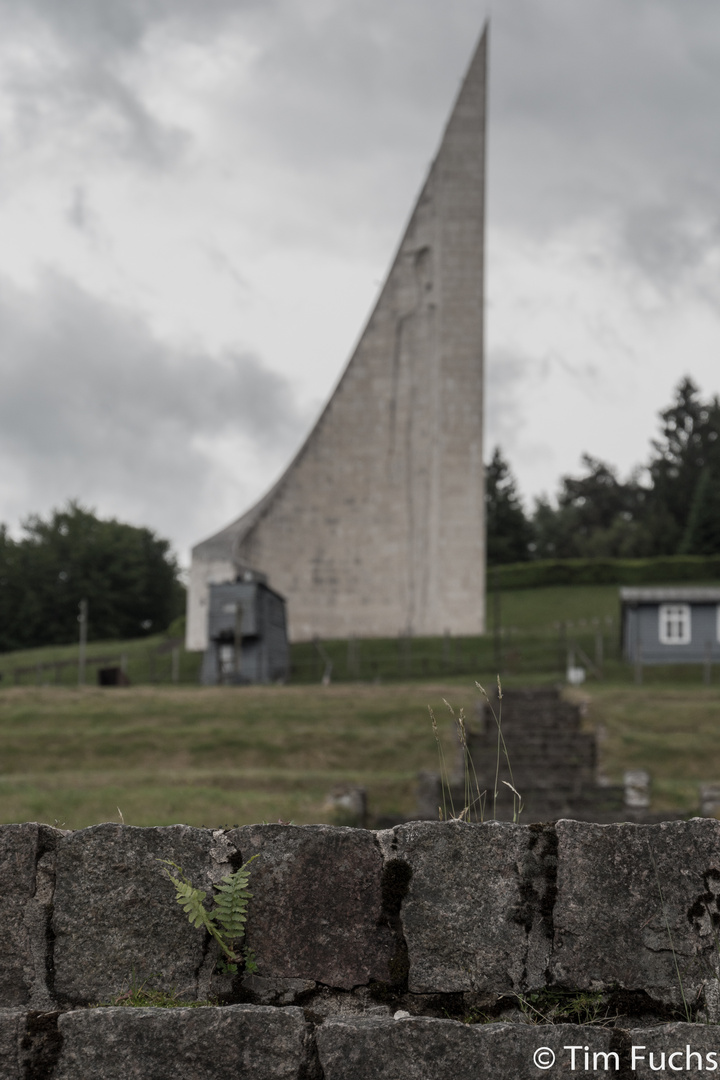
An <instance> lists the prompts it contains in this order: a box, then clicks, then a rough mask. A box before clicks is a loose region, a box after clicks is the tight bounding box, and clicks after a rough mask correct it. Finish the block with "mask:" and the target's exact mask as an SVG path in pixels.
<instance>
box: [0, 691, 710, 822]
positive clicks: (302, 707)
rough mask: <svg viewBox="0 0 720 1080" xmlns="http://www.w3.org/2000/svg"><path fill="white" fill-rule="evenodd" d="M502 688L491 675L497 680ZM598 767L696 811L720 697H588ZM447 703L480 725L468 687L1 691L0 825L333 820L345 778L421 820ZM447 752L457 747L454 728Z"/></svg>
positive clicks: (660, 805) (382, 807)
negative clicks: (432, 718) (640, 775)
mask: <svg viewBox="0 0 720 1080" xmlns="http://www.w3.org/2000/svg"><path fill="white" fill-rule="evenodd" d="M491 680H492V675H491V676H490V680H489V681H491ZM582 698H583V700H584V701H585V704H586V707H587V711H586V716H585V722H586V724H587V725H588V726H589V727H591V728H597V729H598V730H599V733H600V751H601V768H602V771H603V772H604V774H605V775H607V776H608V778H609V779H610V780H612V781H616V782H619V781H620V780H621V778H622V773H623V770H624V769H626V768H631V767H643V768H648V769H649V770H650V772H651V773H652V776H653V791H654V803H653V808H654V809H669V808H676V809H681V810H684V811H692V810H693V809H695V807H696V805H697V784H698V782H699V781H711V780H714V779H720V725H718V723H717V716H718V693H717V690H716V689H713V688H704V687H700V686H693V687H690V688H682V687H679V686H675V687H672V686H663V687H661V688H658V687H647V686H644V687H633V686H629V687H618V686H608V685H600V684H597V685H593V686H592V687H591V688H590V689H589V690H588V691H587V692H585V691H583V694H582ZM443 699H446V700H448V701H450V702H452V704H453V705H454V706H455V707H456V708H459V707H461V706H463V707H464V708H465V710H466V712H467V715H468V717H469V718H472V717H473V715H474V710H475V703H476V701H477V700H478V694H477V691H476V690H475V688H474V684H473V682H472V680H469V679H466V678H462V679H448V680H445V681H443V682H426V683H422V682H412V683H405V684H403V683H395V684H393V685H390V686H374V685H357V684H355V685H352V684H346V685H333V686H330V687H321V686H302V687H300V686H285V687H244V688H225V687H221V688H207V689H206V688H198V687H178V688H175V687H157V688H152V687H130V688H125V689H114V688H109V689H100V688H96V687H87V688H85V689H83V690H78V689H69V688H63V687H60V688H54V687H41V688H33V687H17V688H10V689H6V690H3V691H0V770H1V771H0V821H2V822H10V821H24V820H39V821H45V822H49V823H50V824H53V823H55V822H57V824H59V825H65V826H66V827H68V828H81V827H83V826H86V825H91V824H95V823H98V822H101V821H108V820H110V821H112V820H114V821H119V820H121V815H122V819H124V821H125V822H126V823H127V824H131V825H161V824H171V823H174V822H186V823H189V824H194V825H205V826H208V827H211V826H212V827H217V826H221V825H236V824H244V823H248V822H257V821H277V820H278V819H279V818H280V819H282V820H284V821H295V822H296V823H308V822H322V821H332V820H333V812H332V810H331V809H330V808H329V807H328V805H327V804H326V800H327V796H328V793H329V792H330V791H331V789H332V788H333V786H334V785H336V784H338V783H353V784H361V785H364V786H365V787H366V788H367V791H368V796H369V801H370V808H371V812H372V813H373V814H374V815H380V814H388V815H405V814H412V812H413V808H414V805H415V794H414V792H415V783H416V776H417V773H418V771H419V770H420V769H434V770H437V751H436V746H435V743H434V740H433V736H432V732H431V726H430V723H429V719H428V706H432V707H433V709H434V711H435V713H436V715H437V716H438V719H439V720H440V721H441V723H442V718H443V717H447V716H448V714H447V711H446V709H445V706H444V705H443ZM442 734H443V739H444V741H445V744H446V754H447V756H448V758H449V759H450V760H452V759H453V755H454V752H455V746H454V736H453V733H452V728H451V725H450V722H449V720H446V721H445V723H444V724H442Z"/></svg>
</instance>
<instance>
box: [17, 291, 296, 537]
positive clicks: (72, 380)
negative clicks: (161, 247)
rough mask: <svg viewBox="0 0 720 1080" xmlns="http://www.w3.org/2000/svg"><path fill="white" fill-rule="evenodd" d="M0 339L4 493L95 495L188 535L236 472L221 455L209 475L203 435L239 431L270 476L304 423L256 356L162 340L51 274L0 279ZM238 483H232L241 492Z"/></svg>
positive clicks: (285, 389)
mask: <svg viewBox="0 0 720 1080" xmlns="http://www.w3.org/2000/svg"><path fill="white" fill-rule="evenodd" d="M0 344H1V346H2V357H3V359H2V394H1V395H0V463H1V465H0V472H1V473H2V474H4V482H3V486H4V487H5V488H6V489H7V488H8V487H10V488H12V487H13V486H14V488H15V491H14V493H11V497H9V498H8V499H6V500H5V501H6V504H8V505H15V504H17V505H21V503H22V499H21V498H20V489H22V488H23V487H27V486H29V487H30V489H31V490H32V491H33V493H34V495H36V496H37V498H39V499H40V500H41V501H42V500H43V499H45V500H46V501H47V502H48V503H49V504H51V505H59V504H60V503H62V502H64V501H65V499H67V498H68V497H73V496H80V497H82V498H84V499H88V500H89V501H90V502H97V501H98V499H99V497H100V496H102V498H100V501H101V503H102V501H103V500H105V501H106V502H107V501H110V502H111V503H112V505H113V506H115V507H128V508H130V510H129V512H132V513H134V515H135V516H136V517H137V518H139V519H140V520H145V521H147V522H151V523H155V525H156V526H159V527H162V528H163V529H164V530H165V531H167V532H171V533H173V534H174V535H177V536H180V537H181V538H182V539H183V541H184V542H186V543H189V542H191V541H194V540H197V538H198V536H200V535H202V533H203V532H205V531H207V525H206V522H207V520H212V521H215V520H216V517H214V516H213V513H212V506H211V505H210V504H211V502H212V499H213V498H215V496H216V495H217V493H218V491H219V490H220V488H219V486H218V485H219V484H220V481H222V483H223V484H225V485H227V484H228V477H229V476H231V475H232V471H233V462H232V461H230V462H228V469H227V474H226V475H225V476H223V477H217V476H215V475H214V473H217V467H216V466H214V465H213V464H212V462H211V460H210V458H209V457H208V455H207V453H206V452H205V451H204V450H203V445H206V444H212V443H214V442H215V443H217V440H218V439H220V440H222V438H223V437H225V436H233V435H236V434H237V433H238V432H239V433H242V435H243V436H244V437H245V439H246V440H247V443H248V445H249V454H248V459H249V460H250V459H253V455H255V458H260V459H264V460H265V462H266V463H267V465H266V468H267V472H268V476H267V477H266V478H265V479H269V477H270V475H271V474H272V473H273V472H274V471H275V470H276V469H277V467H279V465H281V464H282V463H283V462H284V460H285V459H286V458H287V456H288V454H289V453H290V452H291V451H292V450H293V449H294V447H295V446H296V444H297V442H298V440H299V438H300V436H301V434H302V433H303V431H304V430H305V428H306V426H307V421H308V418H307V417H306V416H304V415H301V414H300V413H299V411H298V410H297V409H296V407H295V405H294V402H293V398H292V394H291V390H290V387H289V385H288V383H287V382H286V381H285V380H284V379H283V378H282V377H281V376H279V375H277V374H275V373H273V372H272V371H270V370H268V369H267V368H266V367H264V366H263V364H262V362H261V361H260V360H259V359H258V358H257V357H255V356H252V355H248V354H243V353H232V352H226V353H225V354H224V355H222V356H221V357H208V356H202V355H198V354H197V353H190V352H182V351H179V350H173V349H170V348H168V347H166V346H164V345H163V344H161V343H160V342H159V341H157V340H156V339H155V338H154V337H153V336H152V334H151V333H150V332H149V331H148V330H147V328H146V327H145V326H144V325H143V324H142V323H141V322H140V321H138V320H137V318H136V317H134V316H133V315H131V314H129V313H127V312H125V311H123V310H121V309H118V308H115V307H112V306H111V305H109V304H107V303H103V302H100V301H98V300H96V299H94V298H92V297H90V296H89V295H88V294H86V293H84V292H82V291H81V290H80V289H78V288H77V287H76V286H74V285H71V284H70V283H68V282H67V281H65V280H64V279H62V278H60V277H58V276H47V277H46V278H45V279H44V280H43V282H42V284H41V286H40V287H39V289H38V291H37V292H36V293H32V294H31V293H26V292H22V291H19V290H18V289H17V288H15V287H14V286H12V285H10V284H9V283H8V282H6V281H1V282H0ZM235 468H237V466H235ZM238 479H239V480H242V477H239V478H238ZM245 479H247V478H245ZM246 490H247V485H246V487H245V488H243V486H242V483H239V485H238V492H239V494H238V499H239V500H241V499H242V498H243V497H246V494H245V493H246ZM133 508H134V509H133ZM26 509H27V508H26ZM29 509H41V507H40V506H35V507H30V508H29ZM241 509H242V506H241V505H238V506H237V507H234V508H233V512H239V511H240V510H241ZM221 523H222V522H218V524H221Z"/></svg>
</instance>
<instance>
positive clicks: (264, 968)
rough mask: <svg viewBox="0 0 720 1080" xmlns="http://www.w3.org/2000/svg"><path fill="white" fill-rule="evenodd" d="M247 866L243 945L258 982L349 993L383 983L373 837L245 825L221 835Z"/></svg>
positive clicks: (317, 828)
mask: <svg viewBox="0 0 720 1080" xmlns="http://www.w3.org/2000/svg"><path fill="white" fill-rule="evenodd" d="M227 838H228V840H230V841H231V842H232V843H233V844H234V845H235V846H236V847H237V849H238V850H239V851H240V852H241V855H242V859H243V861H246V860H247V859H249V858H250V857H251V856H252V855H255V854H256V853H258V854H259V857H258V858H257V859H256V860H255V861H254V862H253V864H252V873H251V877H250V889H251V891H252V893H253V899H252V900H251V901H250V906H249V911H248V922H247V932H246V941H247V945H248V947H249V948H250V949H252V950H253V951H254V953H255V957H256V960H257V964H258V968H259V970H260V974H261V975H262V976H264V977H266V978H273V977H279V978H284V979H310V980H313V981H314V982H318V983H323V984H325V985H327V986H333V987H339V988H342V989H347V990H349V989H351V988H352V987H353V986H360V985H364V984H366V983H368V982H370V981H371V980H374V979H381V980H387V979H388V978H389V963H390V960H391V958H392V955H393V953H394V950H395V947H396V943H395V940H394V937H393V934H392V933H391V931H390V929H389V927H388V926H387V921H386V919H385V918H384V913H383V907H382V872H383V862H382V854H381V852H380V849H379V847H378V845H377V843H376V840H375V834H374V833H372V832H368V831H367V830H365V829H345V828H332V827H330V826H328V825H306V826H303V827H296V826H290V825H246V826H244V827H243V828H241V829H234V830H232V831H231V832H229V833H228V834H227Z"/></svg>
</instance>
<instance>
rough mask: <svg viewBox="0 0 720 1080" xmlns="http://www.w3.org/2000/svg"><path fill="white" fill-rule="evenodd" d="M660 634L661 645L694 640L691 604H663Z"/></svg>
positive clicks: (659, 619) (681, 643)
mask: <svg viewBox="0 0 720 1080" xmlns="http://www.w3.org/2000/svg"><path fill="white" fill-rule="evenodd" d="M719 610H720V609H719ZM719 626H720V624H719ZM658 636H659V638H660V644H661V645H689V644H690V643H691V641H692V617H691V613H690V605H689V604H661V605H660V608H659V611H658Z"/></svg>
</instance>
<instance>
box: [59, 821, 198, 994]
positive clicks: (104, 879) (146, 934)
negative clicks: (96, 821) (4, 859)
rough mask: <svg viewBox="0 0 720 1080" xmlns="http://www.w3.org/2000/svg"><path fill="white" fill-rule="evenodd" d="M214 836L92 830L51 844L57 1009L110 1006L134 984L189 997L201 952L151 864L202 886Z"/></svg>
mask: <svg viewBox="0 0 720 1080" xmlns="http://www.w3.org/2000/svg"><path fill="white" fill-rule="evenodd" d="M212 843H213V838H212V834H211V833H210V832H207V831H206V830H203V829H193V828H190V827H189V826H187V825H173V826H170V827H168V828H153V829H139V828H132V827H130V826H125V825H112V824H109V825H96V826H93V827H92V828H90V829H83V830H82V831H80V832H76V833H72V834H71V835H70V836H67V837H65V838H64V839H63V840H62V841H61V842H60V844H59V845H58V852H57V881H56V889H55V902H54V915H53V929H54V933H55V981H54V988H55V994H56V996H57V998H58V1000H59V1001H62V1002H69V1003H76V1004H85V1003H88V1002H89V1003H98V1002H103V1001H108V999H109V998H110V997H112V996H113V995H115V994H118V993H119V992H120V991H121V990H122V989H123V987H125V986H127V984H128V983H129V981H130V979H131V978H133V977H134V978H135V979H136V980H137V981H139V982H142V981H144V980H146V979H152V985H153V986H157V987H159V988H163V989H168V990H169V989H174V990H176V991H178V992H180V993H182V994H188V995H189V996H194V994H195V992H196V988H197V980H198V973H199V970H200V967H201V964H202V962H203V957H204V951H205V948H206V941H207V939H206V935H205V934H204V933H202V932H200V931H199V930H195V929H194V928H193V927H192V926H191V925H190V923H189V922H188V920H187V918H186V916H185V915H184V914H183V912H182V910H181V909H180V907H179V905H178V904H177V903H176V902H175V892H174V889H173V886H172V884H171V883H170V882H169V881H168V880H167V879H166V878H165V877H164V875H163V872H162V866H161V864H160V863H159V862H158V859H172V860H173V861H174V862H176V863H179V864H180V865H181V866H182V868H183V869H184V870H185V872H186V874H187V875H188V877H189V878H190V879H191V880H192V882H193V884H195V885H197V886H199V887H201V888H208V887H209V883H208V874H209V868H210V849H211V845H212Z"/></svg>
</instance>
